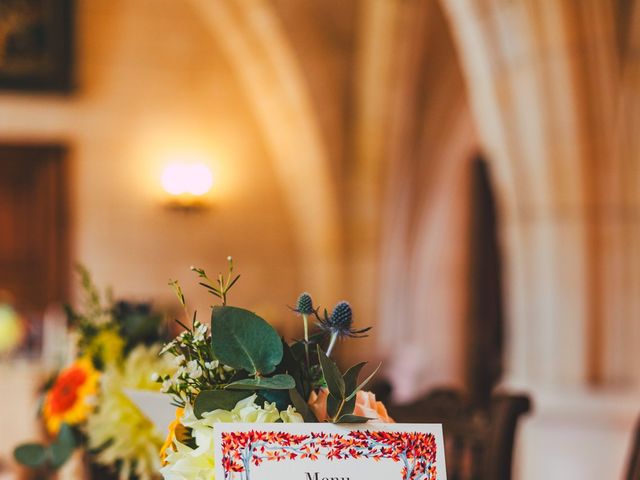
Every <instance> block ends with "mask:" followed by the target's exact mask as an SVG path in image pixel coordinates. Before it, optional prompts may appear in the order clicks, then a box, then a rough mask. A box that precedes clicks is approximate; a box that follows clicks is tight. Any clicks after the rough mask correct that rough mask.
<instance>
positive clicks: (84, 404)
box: [42, 358, 100, 435]
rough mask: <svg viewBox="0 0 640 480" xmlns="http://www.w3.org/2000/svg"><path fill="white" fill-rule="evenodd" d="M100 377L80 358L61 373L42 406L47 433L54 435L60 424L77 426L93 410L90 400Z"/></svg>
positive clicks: (89, 362)
mask: <svg viewBox="0 0 640 480" xmlns="http://www.w3.org/2000/svg"><path fill="white" fill-rule="evenodd" d="M99 377H100V374H99V373H98V371H97V370H95V369H94V368H93V364H92V363H91V360H89V359H88V358H81V359H78V360H76V361H75V362H74V363H72V364H71V365H70V366H69V367H67V368H65V369H64V370H62V371H61V372H60V373H59V374H58V376H57V378H56V380H55V382H54V384H53V386H52V387H51V389H50V390H49V391H48V392H47V394H46V396H45V399H44V403H43V406H42V414H43V416H44V420H45V424H46V427H47V431H48V432H49V433H50V434H51V435H56V434H57V433H58V430H60V426H61V425H62V424H63V423H66V424H69V425H77V424H79V423H81V422H83V421H84V420H85V419H86V418H87V416H88V415H89V413H91V411H92V410H93V402H92V398H93V397H94V395H95V394H96V392H97V389H98V379H99Z"/></svg>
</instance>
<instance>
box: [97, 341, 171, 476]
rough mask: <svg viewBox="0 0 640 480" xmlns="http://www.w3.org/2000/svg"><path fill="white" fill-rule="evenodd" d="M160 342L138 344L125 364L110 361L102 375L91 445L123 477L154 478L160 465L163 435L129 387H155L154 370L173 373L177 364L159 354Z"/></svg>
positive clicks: (99, 461)
mask: <svg viewBox="0 0 640 480" xmlns="http://www.w3.org/2000/svg"><path fill="white" fill-rule="evenodd" d="M159 349H160V347H159V346H157V345H156V346H152V347H145V346H142V345H141V346H138V347H136V348H134V349H133V350H132V351H131V352H130V353H129V354H128V355H127V358H126V359H125V360H124V363H122V364H121V365H117V364H115V365H114V364H110V365H109V366H108V368H107V370H106V371H105V373H104V375H103V379H102V385H101V389H100V395H99V397H98V402H97V407H96V410H95V411H94V412H93V413H92V414H91V415H90V416H89V419H88V421H87V426H86V433H87V438H88V441H89V448H90V449H97V450H99V453H97V454H96V457H95V458H96V460H97V461H98V463H101V464H103V465H107V466H109V465H111V466H113V465H118V472H119V478H120V479H123V480H128V479H129V478H138V479H140V480H151V479H152V478H155V474H157V472H158V469H159V468H160V466H161V465H160V459H159V458H158V450H159V449H160V447H161V445H162V440H163V435H162V434H161V433H160V432H158V430H157V429H156V427H155V426H154V424H153V423H152V422H151V421H150V420H149V419H148V418H147V417H146V416H145V415H144V414H143V413H142V412H140V410H138V408H137V407H136V406H135V405H134V404H133V402H132V401H131V400H130V399H129V397H128V396H127V395H126V393H125V392H124V390H125V389H127V388H131V389H154V390H159V388H160V385H159V384H158V383H157V382H154V381H152V380H151V376H152V374H153V373H154V372H159V373H161V374H167V375H170V374H172V373H173V371H174V369H175V367H174V365H173V362H172V361H170V360H169V359H167V358H163V357H158V351H159Z"/></svg>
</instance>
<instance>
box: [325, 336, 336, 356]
mask: <svg viewBox="0 0 640 480" xmlns="http://www.w3.org/2000/svg"><path fill="white" fill-rule="evenodd" d="M337 339H338V334H337V333H332V334H331V341H330V342H329V348H327V357H330V356H331V352H332V351H333V347H335V345H336V340H337Z"/></svg>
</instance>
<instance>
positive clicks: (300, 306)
mask: <svg viewBox="0 0 640 480" xmlns="http://www.w3.org/2000/svg"><path fill="white" fill-rule="evenodd" d="M294 310H295V311H296V312H298V313H300V314H303V315H311V314H312V313H315V310H314V309H313V300H311V295H309V294H308V293H307V292H304V293H301V294H300V296H299V297H298V301H297V302H296V308H295V309H294Z"/></svg>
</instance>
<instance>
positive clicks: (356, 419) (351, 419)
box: [336, 415, 371, 423]
mask: <svg viewBox="0 0 640 480" xmlns="http://www.w3.org/2000/svg"><path fill="white" fill-rule="evenodd" d="M369 420H371V419H370V418H367V417H360V416H359V415H342V416H341V417H340V418H339V419H338V421H337V422H336V423H367V422H368V421H369Z"/></svg>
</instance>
